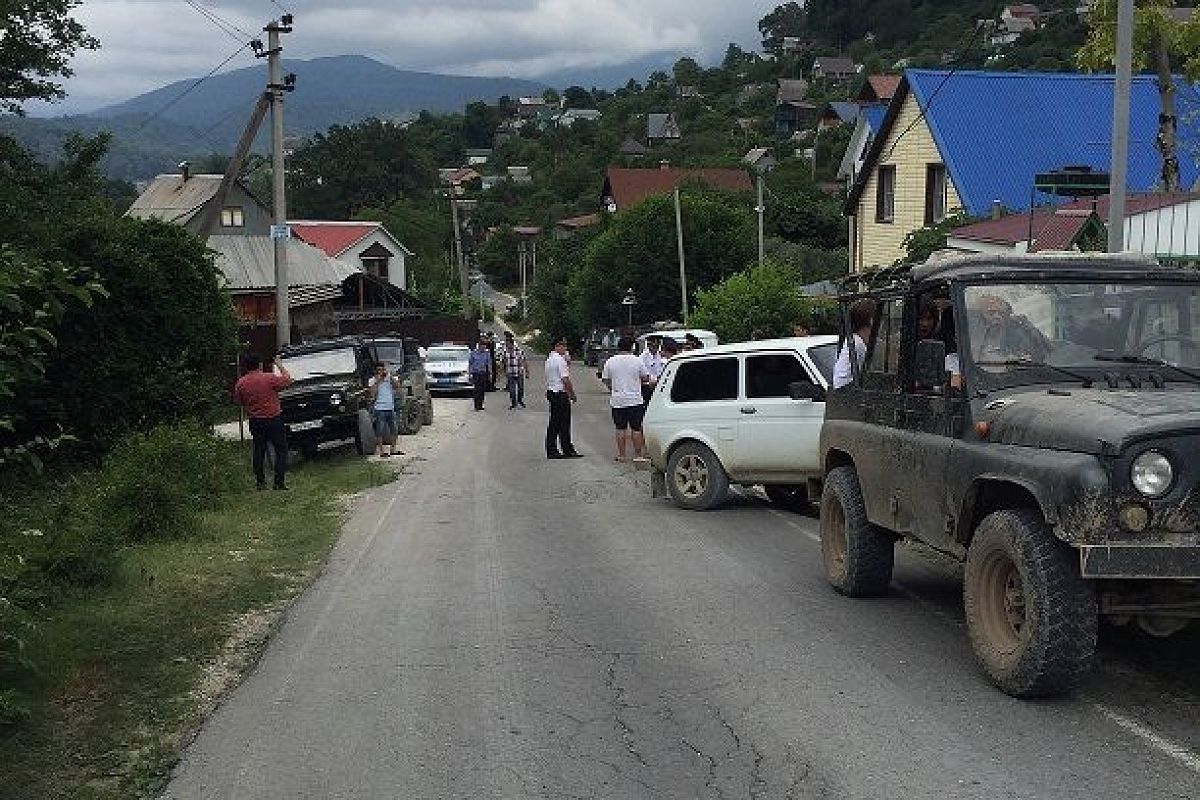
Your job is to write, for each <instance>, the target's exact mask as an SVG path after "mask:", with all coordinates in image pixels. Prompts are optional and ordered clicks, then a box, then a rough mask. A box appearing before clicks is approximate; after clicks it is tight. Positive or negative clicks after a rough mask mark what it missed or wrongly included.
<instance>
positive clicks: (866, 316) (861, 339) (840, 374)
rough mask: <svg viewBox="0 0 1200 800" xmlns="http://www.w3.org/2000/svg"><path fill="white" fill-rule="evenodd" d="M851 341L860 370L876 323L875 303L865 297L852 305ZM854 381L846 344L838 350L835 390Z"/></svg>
mask: <svg viewBox="0 0 1200 800" xmlns="http://www.w3.org/2000/svg"><path fill="white" fill-rule="evenodd" d="M849 313H850V330H851V331H852V333H851V337H850V338H851V341H852V342H853V344H854V359H855V362H856V363H857V366H858V368H859V369H861V368H862V364H863V359H864V358H866V355H867V337H869V336H870V335H871V325H872V323H874V321H875V301H874V300H872V299H870V298H868V297H864V298H862V299H861V300H855V301H854V302H853V303H852V304H851V305H850V312H849ZM853 381H854V368H853V367H852V366H851V363H850V348H848V347H847V346H846V344H845V343H843V344H842V347H841V349H840V350H838V356H837V361H835V362H834V364H833V388H834V389H840V388H842V387H843V386H848V385H850V383H851V382H853Z"/></svg>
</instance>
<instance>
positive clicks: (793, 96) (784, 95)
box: [775, 78, 808, 104]
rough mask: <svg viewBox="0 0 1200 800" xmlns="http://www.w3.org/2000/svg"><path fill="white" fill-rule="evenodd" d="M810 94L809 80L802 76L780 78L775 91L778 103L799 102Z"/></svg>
mask: <svg viewBox="0 0 1200 800" xmlns="http://www.w3.org/2000/svg"><path fill="white" fill-rule="evenodd" d="M806 94H808V81H806V80H803V79H800V78H780V79H779V89H778V90H777V91H776V92H775V102H776V103H780V104H782V103H799V102H800V101H801V100H803V99H804V96H805V95H806Z"/></svg>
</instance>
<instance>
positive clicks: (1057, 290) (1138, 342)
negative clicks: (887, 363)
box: [958, 283, 1200, 378]
mask: <svg viewBox="0 0 1200 800" xmlns="http://www.w3.org/2000/svg"><path fill="white" fill-rule="evenodd" d="M964 301H965V306H966V312H967V318H966V320H965V324H963V323H960V324H959V325H958V328H959V331H958V334H959V335H958V340H959V341H960V342H963V343H964V346H969V348H970V358H971V361H972V362H973V363H974V364H975V365H976V366H977V367H979V368H980V369H982V370H984V371H986V372H989V373H1013V372H1018V371H1022V370H1025V369H1027V368H1029V367H1035V366H1038V365H1049V366H1050V367H1057V368H1059V369H1060V370H1062V369H1069V370H1079V369H1101V370H1106V369H1113V368H1114V367H1113V365H1114V363H1123V364H1146V365H1151V366H1153V365H1160V366H1162V365H1166V366H1174V367H1181V368H1185V369H1188V370H1191V371H1192V372H1193V373H1194V372H1195V370H1196V369H1197V368H1200V353H1198V352H1197V345H1198V344H1200V286H1196V285H1187V284H1184V285H1180V284H1161V285H1154V284H1144V283H1143V284H1103V283H1047V284H1029V283H1021V284H989V285H986V286H969V287H967V288H966V289H965V290H964ZM964 329H965V330H964ZM964 334H965V335H964ZM1180 374H1182V373H1178V372H1173V373H1172V377H1174V378H1178V377H1179V375H1180ZM1193 378H1194V375H1193Z"/></svg>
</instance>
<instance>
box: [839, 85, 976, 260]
mask: <svg viewBox="0 0 1200 800" xmlns="http://www.w3.org/2000/svg"><path fill="white" fill-rule="evenodd" d="M893 103H899V108H898V109H897V110H896V112H891V111H889V114H888V116H887V117H885V119H884V125H883V130H882V131H881V132H880V133H881V134H882V135H877V136H876V137H875V142H874V145H873V148H872V152H873V153H875V154H876V157H875V158H874V159H872V158H871V156H870V154H868V157H867V160H866V162H865V163H864V165H863V169H862V170H861V172H860V173H859V176H860V180H859V181H856V182H855V184H854V185H853V186H852V188H851V192H850V197H851V198H853V200H854V206H853V211H852V212H851V211H850V210H847V214H848V216H849V217H850V270H851V271H852V272H856V271H860V270H863V269H869V268H871V267H878V266H886V265H888V264H892V263H894V262H895V261H897V260H898V259H900V258H902V257H903V256H904V254H905V249H904V238H905V237H906V236H908V234H909V233H911V232H912V231H914V230H917V229H918V228H923V227H925V226H926V225H930V224H933V223H935V222H940V221H941V220H942V219H943V218H945V217H946V215H947V214H950V213H953V212H954V211H956V210H959V209H961V208H962V201H961V200H960V199H959V196H958V192H957V191H955V189H954V184H953V181H951V180H950V178H949V176H948V175H947V172H946V165H945V163H944V161H943V160H942V155H941V153H940V151H939V150H938V146H937V143H936V142H935V141H934V139H933V134H932V133H931V132H930V130H929V126H928V124H927V123H926V122H925V120H924V118H923V115H922V113H921V108H920V105H919V103H918V102H917V98H916V96H915V95H914V94H913V93H912V92H910V91H903V90H901V91H900V92H898V95H897V98H896V99H895V100H893ZM893 117H894V118H893ZM889 119H890V120H891V124H888V120H889Z"/></svg>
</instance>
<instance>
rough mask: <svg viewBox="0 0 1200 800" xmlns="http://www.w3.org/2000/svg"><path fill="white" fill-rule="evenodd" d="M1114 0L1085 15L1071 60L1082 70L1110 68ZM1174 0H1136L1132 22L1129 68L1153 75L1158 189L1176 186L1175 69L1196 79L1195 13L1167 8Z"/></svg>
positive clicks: (1199, 69) (1102, 0) (1198, 24)
mask: <svg viewBox="0 0 1200 800" xmlns="http://www.w3.org/2000/svg"><path fill="white" fill-rule="evenodd" d="M1117 5H1118V3H1117V0H1098V2H1097V3H1096V4H1095V5H1094V6H1093V7H1092V10H1091V12H1090V13H1089V15H1088V26H1089V28H1090V30H1089V32H1088V39H1087V42H1086V43H1085V44H1084V45H1083V47H1082V48H1080V50H1079V53H1078V54H1077V56H1076V58H1077V60H1078V61H1079V64H1080V66H1082V67H1084V68H1087V69H1111V68H1112V66H1113V65H1114V63H1115V62H1116V30H1117ZM1174 8H1175V2H1174V0H1138V1H1137V5H1136V8H1135V10H1134V22H1133V62H1134V68H1135V69H1139V70H1144V69H1149V70H1152V71H1153V72H1154V74H1155V76H1156V83H1157V85H1158V96H1159V103H1160V113H1159V117H1158V137H1157V140H1156V144H1157V146H1158V151H1159V153H1160V154H1161V156H1162V177H1161V181H1160V182H1161V187H1162V189H1163V190H1164V191H1168V192H1173V191H1176V190H1178V189H1179V146H1178V142H1177V139H1176V130H1177V128H1178V117H1177V115H1176V112H1175V81H1174V79H1173V77H1172V75H1173V73H1174V71H1175V70H1176V69H1182V70H1183V73H1184V75H1185V76H1186V77H1187V78H1188V80H1192V81H1195V80H1198V79H1200V15H1198V14H1197V13H1196V12H1195V11H1194V10H1193V11H1192V13H1191V14H1190V15H1189V16H1188V17H1187V18H1186V19H1182V20H1181V19H1179V18H1178V17H1176V16H1175V15H1174V14H1173V13H1172V11H1173V10H1174Z"/></svg>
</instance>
